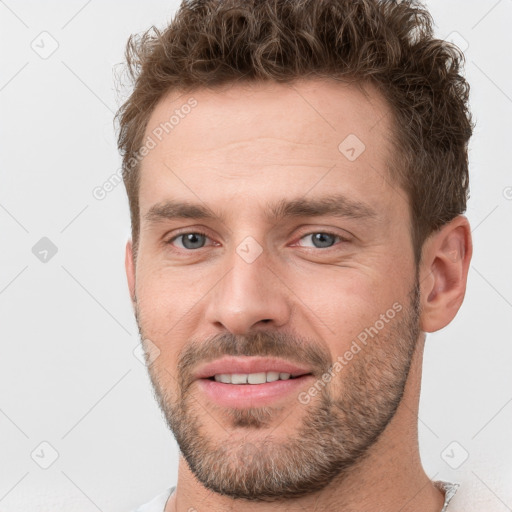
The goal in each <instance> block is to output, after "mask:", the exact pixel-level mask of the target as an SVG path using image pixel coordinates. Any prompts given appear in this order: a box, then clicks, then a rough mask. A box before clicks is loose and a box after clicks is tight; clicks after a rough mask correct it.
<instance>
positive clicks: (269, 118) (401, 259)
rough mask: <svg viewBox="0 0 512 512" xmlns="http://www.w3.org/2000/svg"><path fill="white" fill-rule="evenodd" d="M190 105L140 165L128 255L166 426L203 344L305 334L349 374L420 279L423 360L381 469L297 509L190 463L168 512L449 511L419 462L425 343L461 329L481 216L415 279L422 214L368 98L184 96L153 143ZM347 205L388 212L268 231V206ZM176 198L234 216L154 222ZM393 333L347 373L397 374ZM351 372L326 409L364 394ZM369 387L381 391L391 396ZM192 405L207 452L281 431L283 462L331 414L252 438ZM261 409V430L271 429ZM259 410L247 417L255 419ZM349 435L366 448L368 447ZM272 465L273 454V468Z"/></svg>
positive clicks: (266, 87)
mask: <svg viewBox="0 0 512 512" xmlns="http://www.w3.org/2000/svg"><path fill="white" fill-rule="evenodd" d="M191 96H193V98H195V100H197V106H196V107H195V108H194V109H193V110H192V111H191V112H190V114H188V115H187V116H185V117H184V118H183V119H181V120H180V122H179V124H178V125H177V126H175V127H174V129H173V130H172V132H170V133H169V135H167V136H165V137H163V138H162V141H161V142H159V143H158V144H157V145H156V147H155V148H154V149H152V150H151V151H150V152H149V153H148V154H147V156H145V157H144V160H143V161H142V165H141V181H140V190H139V193H140V196H139V197H140V218H141V232H140V239H139V247H138V252H137V255H136V258H135V257H134V256H135V255H134V254H133V250H132V243H131V241H128V243H127V246H126V273H127V278H128V284H129V290H130V294H131V297H132V301H133V304H134V308H135V312H136V316H137V321H138V325H139V329H140V331H141V336H142V337H143V338H144V339H149V340H151V342H152V346H156V347H158V350H159V351H160V353H159V355H158V357H157V358H156V359H155V360H154V362H153V363H152V364H151V366H150V367H149V371H150V376H151V379H152V382H153V385H154V386H155V389H156V390H157V394H158V397H159V400H160V405H161V407H162V408H164V409H165V410H166V411H167V413H169V411H173V412H174V413H177V411H178V409H177V404H178V403H180V402H179V397H181V398H183V396H181V395H180V386H179V376H180V369H179V368H178V361H179V360H180V354H182V353H183V351H184V350H185V349H187V347H190V345H191V343H192V340H193V341H194V342H195V343H198V346H200V345H201V343H202V342H203V340H210V339H213V337H215V336H222V335H229V336H236V337H238V338H237V339H240V340H242V339H243V337H244V336H249V335H250V334H252V333H255V332H263V333H274V332H282V333H285V334H291V335H292V339H295V338H293V335H300V336H301V337H303V338H304V339H305V340H307V342H308V343H309V344H310V345H311V347H312V349H313V350H316V351H318V352H319V353H323V354H328V356H329V357H330V359H331V362H334V361H336V358H337V357H338V356H340V355H343V354H344V353H345V352H346V351H347V350H348V349H349V348H350V344H351V342H352V341H353V340H354V339H355V338H356V337H357V335H358V334H359V333H361V332H362V331H363V330H364V329H365V328H367V327H368V326H372V325H374V324H375V322H376V320H378V319H379V318H381V317H380V315H382V314H383V313H385V312H386V311H387V310H389V308H390V307H391V306H392V305H393V304H394V303H397V302H398V303H400V304H402V305H403V306H404V314H405V313H406V311H408V307H409V306H410V303H411V296H410V292H411V290H412V289H413V288H414V284H415V283H416V276H417V277H418V283H419V303H420V308H421V309H420V312H419V316H418V318H417V319H416V321H417V322H416V323H417V331H416V333H417V335H416V336H415V339H409V340H407V341H408V343H409V347H410V348H411V354H412V359H411V358H409V359H411V360H410V361H409V362H410V370H409V371H408V373H407V371H406V370H404V372H403V374H404V375H403V376H404V378H406V381H405V389H404V392H403V395H402V397H401V401H400V403H399V405H398V408H397V409H396V412H395V413H394V415H392V418H391V419H390V420H389V421H387V422H386V424H385V425H384V430H383V432H382V434H381V435H380V436H379V437H378V439H377V440H376V441H375V442H372V443H371V444H370V445H369V446H368V451H367V454H366V456H365V457H363V458H361V459H360V460H358V461H357V462H356V463H354V464H353V465H352V466H350V467H349V468H348V469H346V470H344V471H343V472H342V473H340V475H339V478H335V479H333V480H332V481H330V482H329V483H326V485H325V486H323V487H322V488H321V489H316V490H314V491H313V492H309V493H306V494H303V495H300V496H299V495H297V496H296V497H293V496H287V497H286V498H283V499H277V500H273V501H270V502H264V501H258V500H252V501H249V500H240V499H234V498H233V497H231V496H229V495H221V494H219V493H217V492H213V491H212V490H210V489H208V488H206V487H205V486H204V485H203V484H202V483H201V482H200V481H199V480H198V479H197V478H196V475H194V473H193V472H192V471H191V469H190V467H189V465H188V464H187V462H186V460H185V458H184V457H183V456H182V455H181V456H180V461H179V467H178V482H177V490H176V492H175V493H174V494H173V496H172V497H171V498H170V499H169V500H168V502H167V505H166V509H165V510H166V512H171V511H177V512H184V511H190V510H197V511H201V510H210V511H228V510H229V511H231V510H233V511H234V510H236V511H242V510H243V511H290V512H291V511H299V510H300V511H302V510H328V509H330V510H344V511H351V512H363V511H364V512H370V511H375V512H377V511H379V512H391V511H395V512H396V511H397V510H401V511H402V512H409V511H410V512H412V511H417V510H422V511H431V512H434V511H440V510H441V508H442V504H443V501H444V496H443V494H442V493H441V492H440V491H439V490H437V489H436V488H435V487H434V486H433V484H432V483H431V481H430V479H429V478H428V476H427V475H426V473H425V471H424V470H423V468H422V465H421V461H420V457H419V450H418V438H417V421H418V419H417V414H418V404H419V395H420V383H421V366H422V354H423V348H424V342H425V333H427V332H434V331H437V330H438V329H441V328H442V327H444V326H446V325H447V324H448V323H449V322H450V321H451V320H452V319H453V318H454V316H455V314H456V313H457V311H458V309H459V307H460V305H461V303H462V301H463V298H464V294H465V289H466V280H467V273H468V267H469V262H470V259H471V253H472V245H471V236H470V227H469V223H468V221H467V219H466V218H465V217H464V216H458V217H456V218H455V219H453V220H452V221H451V222H450V223H448V224H446V225H445V226H443V227H442V229H440V230H439V231H437V232H436V233H434V234H432V235H431V236H430V237H429V238H428V239H427V241H426V242H425V244H424V246H423V250H422V260H421V264H420V266H419V268H418V269H416V266H415V262H414V255H413V248H412V242H411V236H410V226H411V220H410V213H409V204H408V201H407V198H406V194H405V192H404V191H403V190H402V189H401V187H400V186H399V185H398V184H397V183H395V182H394V180H393V178H392V176H390V174H389V172H388V171H387V168H386V163H387V162H389V161H390V152H391V145H390V141H389V139H388V137H390V134H391V133H392V124H391V123H392V115H390V111H389V107H388V105H387V104H386V103H385V101H384V100H383V99H382V98H381V96H380V95H379V93H378V92H377V91H376V90H375V89H373V88H372V87H370V86H366V88H365V93H363V92H362V91H361V90H360V89H359V88H357V87H355V86H353V85H346V84H342V83H339V82H334V81H328V80H323V81H320V80H314V81H313V80H302V81H298V82H295V83H294V84H293V85H290V84H288V85H283V84H254V83H253V84H250V85H248V84H236V85H231V86H229V87H222V88H218V89H216V90H206V89H199V90H196V91H194V92H193V93H190V94H187V95H181V96H180V95H178V94H177V93H176V92H174V93H172V94H168V95H167V96H166V97H164V98H163V99H162V100H161V101H160V102H159V103H158V104H157V106H156V107H155V110H154V111H153V113H152V115H151V118H150V121H149V123H148V127H147V131H146V134H151V131H152V130H153V129H154V128H155V127H157V126H158V125H159V124H160V123H162V122H165V121H166V120H168V119H169V117H170V116H171V115H172V113H173V111H174V110H175V109H176V108H180V106H181V105H183V104H184V103H186V101H187V99H188V98H190V97H191ZM349 134H356V135H357V137H358V138H359V139H360V140H361V141H363V143H364V144H365V146H366V149H365V151H364V152H363V153H362V154H361V155H360V156H359V157H358V158H357V159H356V160H354V161H349V160H348V159H347V158H346V157H345V156H344V155H343V154H342V153H341V152H340V151H339V150H338V145H339V144H340V142H342V141H343V140H344V139H345V138H346V137H347V135H349ZM333 192H337V193H342V194H343V195H345V196H346V197H348V198H349V199H352V200H357V201H360V202H364V203H365V204H367V205H369V206H370V207H371V208H372V209H373V210H375V212H376V213H377V215H376V216H375V217H372V218H371V219H355V218H339V217H335V216H332V215H324V216H320V217H300V218H283V219H280V220H278V221H274V222H269V221H268V220H267V219H266V214H267V213H268V208H267V203H270V202H274V201H278V200H281V199H292V198H293V199H294V198H301V197H306V198H320V197H324V196H326V195H330V194H333ZM169 199H173V200H181V201H188V202H192V203H197V204H201V205H203V206H204V205H207V206H208V207H209V208H211V210H212V211H214V212H216V213H219V214H222V216H223V219H222V220H204V219H174V220H161V221H159V222H153V223H151V222H149V221H147V220H146V218H145V216H146V214H147V213H148V211H149V209H150V208H151V207H152V206H153V205H155V204H158V203H161V202H162V201H165V200H169ZM182 229H183V231H180V234H184V233H194V232H197V231H198V230H199V231H204V232H205V233H207V239H206V244H205V246H204V247H202V248H200V249H196V250H192V249H186V248H185V247H184V245H183V239H182V238H181V239H180V238H178V239H174V245H173V244H169V243H166V242H168V241H169V240H170V239H171V238H173V237H175V236H177V234H178V230H182ZM318 232H327V233H334V234H336V235H339V236H340V237H344V238H346V241H342V240H341V239H337V238H334V239H333V242H334V244H333V245H332V247H329V248H319V247H315V245H314V243H313V240H312V236H307V235H311V234H314V233H318ZM248 236H251V237H253V238H254V239H255V240H256V241H257V243H258V244H259V246H260V247H261V249H262V252H261V254H260V255H259V256H258V258H257V259H255V260H254V261H253V262H252V263H250V264H248V263H247V262H246V261H245V260H244V259H242V258H241V257H240V256H239V254H238V253H237V252H236V249H237V247H238V246H239V244H240V243H241V242H242V241H243V240H244V239H245V238H246V237H248ZM416 271H418V274H416ZM398 316H399V315H397V317H398ZM396 322H397V320H392V321H390V322H389V323H388V324H386V325H385V327H384V328H383V329H382V331H381V332H380V333H379V336H378V338H377V339H376V340H375V343H373V344H370V345H369V347H368V348H367V349H366V350H364V351H363V352H362V353H361V354H358V355H355V356H354V359H353V360H352V361H349V362H348V363H347V364H348V365H349V368H350V367H351V368H353V369H358V368H362V367H363V366H360V367H358V366H357V365H358V364H361V365H362V362H363V361H364V362H365V364H366V363H367V362H368V361H370V360H371V358H372V357H377V358H380V359H378V360H380V361H382V365H383V368H385V367H386V364H387V361H391V360H392V357H393V350H391V349H392V348H394V347H395V346H397V345H396V343H397V342H396V341H394V340H395V338H396V336H397V334H396V331H394V330H393V328H394V327H396V325H397V324H396ZM400 332H402V333H404V332H409V331H400ZM367 358H370V359H367ZM357 361H359V363H358V362H357ZM202 362H204V361H203V360H200V361H195V363H197V364H199V363H202ZM376 368H377V370H376V373H375V379H377V376H378V375H379V374H378V366H377V367H376ZM358 371H359V370H358ZM354 375H356V377H357V374H356V372H355V371H353V372H352V373H351V372H349V371H345V370H343V371H342V372H340V373H339V375H338V376H336V377H335V378H333V380H332V382H331V383H330V386H329V388H328V389H329V391H328V393H330V395H329V396H331V397H333V398H335V399H341V398H340V397H342V396H343V393H344V389H352V388H354V389H356V384H355V382H356V380H354ZM399 376H400V375H397V377H396V379H398V378H399ZM379 378H380V377H379ZM370 384H373V385H374V386H375V390H374V392H375V393H379V391H378V390H379V386H378V382H376V381H370ZM308 387H309V385H308ZM305 390H306V391H307V388H305ZM186 397H187V399H188V402H187V404H188V407H189V409H188V413H189V414H194V417H195V419H196V421H197V422H199V424H200V425H201V430H200V432H199V434H200V435H201V436H203V438H204V439H207V440H211V441H215V442H217V444H220V445H222V443H231V444H229V445H228V446H235V445H238V446H249V443H250V446H260V444H259V443H261V442H262V441H263V440H265V439H267V438H268V436H269V434H271V435H272V440H273V443H275V444H274V446H275V449H276V450H277V449H278V448H279V446H281V445H283V443H286V442H287V441H288V440H289V439H292V438H293V437H294V436H297V434H298V432H299V428H300V425H302V424H303V423H304V422H305V420H306V419H309V418H310V417H311V416H308V415H311V414H312V411H314V410H315V409H314V407H316V406H318V404H319V403H320V400H321V397H320V396H316V397H314V398H313V399H312V401H311V403H310V404H308V405H307V406H304V405H302V404H300V403H299V402H298V401H297V400H293V401H290V400H286V401H282V400H281V401H277V402H276V404H275V406H274V407H269V408H268V409H267V410H266V411H265V413H266V416H265V418H266V420H267V423H266V424H265V425H264V426H263V425H262V424H258V427H256V426H254V427H252V428H251V427H243V426H240V425H238V424H237V423H236V422H235V418H236V416H235V415H234V413H233V411H230V410H226V409H224V410H223V409H222V408H220V407H216V406H214V405H212V404H211V403H209V402H208V400H207V399H206V398H205V397H204V395H203V394H202V393H201V391H200V389H199V388H198V387H197V386H196V385H195V384H191V385H190V386H189V387H188V389H187V395H186ZM173 405H174V406H176V407H175V408H173ZM253 412H254V414H253V416H251V417H252V418H253V419H255V418H256V419H258V418H260V419H261V417H260V416H258V415H257V411H253ZM246 413H247V417H249V416H250V414H251V410H250V409H249V410H246ZM168 420H169V418H168ZM184 420H186V418H184ZM320 434H321V432H319V435H320ZM352 434H353V436H354V439H355V440H356V441H357V435H358V434H357V432H355V431H354V432H352ZM266 455H267V454H260V457H261V458H262V459H263V461H264V460H265V456H266ZM237 461H238V462H237ZM222 462H225V463H228V462H229V464H231V465H232V466H230V467H232V468H234V469H236V464H240V460H239V459H237V458H232V459H230V458H228V455H226V459H225V460H223V461H222ZM254 463H256V462H254ZM242 464H245V465H246V466H247V465H248V464H251V462H250V460H249V461H248V460H245V461H244V462H242ZM390 482H392V485H390Z"/></svg>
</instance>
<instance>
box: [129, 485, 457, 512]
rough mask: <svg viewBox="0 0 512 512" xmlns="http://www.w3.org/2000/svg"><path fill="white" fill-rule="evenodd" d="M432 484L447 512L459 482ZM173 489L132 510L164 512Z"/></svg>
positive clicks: (134, 511) (138, 511)
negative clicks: (437, 490) (440, 494)
mask: <svg viewBox="0 0 512 512" xmlns="http://www.w3.org/2000/svg"><path fill="white" fill-rule="evenodd" d="M434 485H435V486H436V487H437V488H438V489H440V490H441V491H443V492H444V493H445V495H444V506H443V509H442V510H440V511H439V512H449V511H448V503H450V500H451V499H452V498H453V495H454V494H455V493H456V492H457V489H458V488H459V484H452V483H450V482H442V481H440V480H438V481H436V482H434ZM175 489H176V486H174V487H169V488H168V489H166V490H165V491H164V492H163V493H161V494H159V495H158V496H155V497H154V498H153V499H152V500H151V501H148V502H147V503H145V504H144V505H141V506H140V507H138V508H136V509H135V510H133V511H132V512H164V511H165V504H166V503H167V500H168V499H169V497H170V496H171V494H172V493H173V492H174V490H175Z"/></svg>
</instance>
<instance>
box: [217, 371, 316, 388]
mask: <svg viewBox="0 0 512 512" xmlns="http://www.w3.org/2000/svg"><path fill="white" fill-rule="evenodd" d="M304 375H311V373H300V374H295V375H292V374H290V373H286V372H257V373H218V374H216V375H213V376H211V377H207V379H208V380H213V381H215V382H222V383H223V384H236V385H240V384H242V385H244V384H255V385H260V384H266V383H267V382H276V381H278V380H289V379H297V378H299V377H303V376H304Z"/></svg>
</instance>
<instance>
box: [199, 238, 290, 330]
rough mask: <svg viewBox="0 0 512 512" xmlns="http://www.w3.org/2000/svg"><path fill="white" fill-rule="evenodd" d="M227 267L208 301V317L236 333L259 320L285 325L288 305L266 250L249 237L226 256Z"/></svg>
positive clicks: (250, 326)
mask: <svg viewBox="0 0 512 512" xmlns="http://www.w3.org/2000/svg"><path fill="white" fill-rule="evenodd" d="M226 265H227V267H228V270H227V271H226V272H225V273H224V277H223V278H222V279H221V280H220V281H219V282H218V283H217V285H216V286H215V288H214V290H213V291H214V293H213V294H212V296H211V300H210V303H209V308H208V314H207V319H208V321H209V322H210V323H214V324H216V325H217V326H219V325H220V324H222V326H223V327H224V328H226V329H228V330H229V331H231V332H233V333H236V334H243V333H245V332H247V331H249V330H251V329H252V328H253V327H254V326H255V325H256V324H258V322H262V321H265V323H268V322H269V321H272V322H273V323H274V324H275V326H276V327H277V326H280V325H283V324H284V323H286V322H287V321H288V318H289V304H288V301H287V297H286V294H285V293H284V290H283V287H282V286H280V285H279V282H278V280H277V278H276V276H275V275H274V272H273V271H272V270H270V268H269V266H270V257H269V254H268V252H267V251H266V249H264V247H263V246H262V245H261V244H259V242H258V241H257V240H256V239H254V238H253V237H246V238H244V239H243V240H242V242H240V243H239V244H238V245H237V246H236V247H234V248H233V250H232V252H231V253H230V255H229V256H228V257H227V262H226Z"/></svg>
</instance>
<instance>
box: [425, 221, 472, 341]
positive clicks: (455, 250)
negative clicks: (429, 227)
mask: <svg viewBox="0 0 512 512" xmlns="http://www.w3.org/2000/svg"><path fill="white" fill-rule="evenodd" d="M472 251H473V247H472V242H471V229H470V226H469V222H468V220H467V218H466V217H464V216H462V215H459V216H458V217H456V218H455V219H453V220H452V221H450V222H449V223H448V224H446V225H445V226H443V227H442V228H441V229H440V230H439V231H436V232H435V233H434V234H432V235H431V237H430V238H429V239H428V240H427V241H426V242H425V245H424V251H423V257H422V263H421V269H420V280H421V283H420V287H421V308H422V309H421V330H422V331H424V332H435V331H437V330H439V329H442V328H443V327H445V326H446V325H448V324H449V323H450V322H451V321H452V320H453V318H454V317H455V315H456V314H457V311H458V310H459V308H460V306H461V304H462V301H463V300H464V295H465V292H466V283H467V275H468V270H469V264H470V261H471V256H472Z"/></svg>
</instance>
